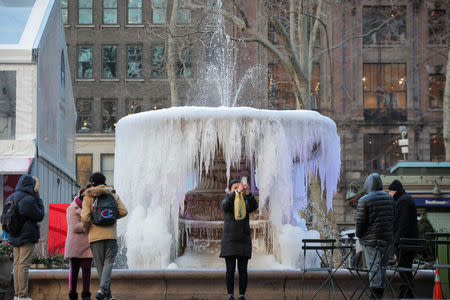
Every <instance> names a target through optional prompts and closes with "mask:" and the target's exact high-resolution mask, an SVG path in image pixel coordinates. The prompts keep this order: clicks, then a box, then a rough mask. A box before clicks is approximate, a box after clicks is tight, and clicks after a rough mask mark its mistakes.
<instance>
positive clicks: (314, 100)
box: [311, 64, 320, 110]
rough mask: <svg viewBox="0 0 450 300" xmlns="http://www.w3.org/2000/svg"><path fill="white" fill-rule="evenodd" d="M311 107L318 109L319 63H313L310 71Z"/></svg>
mask: <svg viewBox="0 0 450 300" xmlns="http://www.w3.org/2000/svg"><path fill="white" fill-rule="evenodd" d="M311 109H315V110H319V109H320V65H319V64H314V65H313V70H312V73H311Z"/></svg>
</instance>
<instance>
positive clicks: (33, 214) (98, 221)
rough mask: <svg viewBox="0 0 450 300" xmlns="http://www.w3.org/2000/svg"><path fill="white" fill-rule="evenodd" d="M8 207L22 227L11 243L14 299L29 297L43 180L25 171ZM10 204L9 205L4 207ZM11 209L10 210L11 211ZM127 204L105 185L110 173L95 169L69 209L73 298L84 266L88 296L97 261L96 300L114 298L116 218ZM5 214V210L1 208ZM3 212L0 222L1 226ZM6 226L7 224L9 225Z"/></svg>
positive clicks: (84, 297)
mask: <svg viewBox="0 0 450 300" xmlns="http://www.w3.org/2000/svg"><path fill="white" fill-rule="evenodd" d="M6 203H11V204H12V205H8V206H7V207H8V210H9V211H12V210H17V216H16V219H20V222H19V224H21V225H20V228H18V229H17V232H12V231H13V230H14V228H11V232H10V234H9V237H8V243H9V244H10V245H12V247H13V256H14V262H13V264H14V277H13V280H14V300H31V298H29V291H28V270H29V268H30V263H31V258H32V254H33V251H34V247H35V244H36V243H38V242H39V238H40V229H39V228H40V225H39V222H41V221H42V219H43V218H44V205H43V202H42V199H41V198H40V196H39V180H38V179H37V178H36V177H33V176H31V175H28V174H25V175H23V176H22V177H21V178H20V179H19V182H18V184H17V186H16V191H15V193H13V194H12V195H11V196H9V197H8V198H7V199H6ZM5 207H6V206H5ZM8 213H9V212H8ZM127 214H128V212H127V209H126V208H125V206H124V204H123V203H122V201H121V200H120V198H119V196H118V195H117V194H116V192H115V191H114V190H113V189H112V188H111V187H108V186H106V177H105V176H104V175H103V174H102V173H100V172H96V173H93V174H92V175H91V176H90V178H89V184H88V185H87V186H86V187H85V188H83V189H81V190H80V191H79V193H78V195H77V196H76V197H75V199H74V200H73V201H72V203H71V204H70V205H69V207H68V208H67V211H66V216H67V238H66V244H65V252H64V257H65V258H66V259H68V260H69V266H70V270H69V299H71V300H75V299H78V293H77V281H78V273H79V272H80V269H81V270H82V278H83V288H82V292H81V299H82V300H90V299H91V293H90V283H91V267H92V261H94V263H95V266H96V268H97V273H98V278H99V282H100V284H99V289H98V291H97V293H96V295H95V298H96V299H97V300H103V299H107V300H112V299H114V297H113V296H112V294H111V273H112V268H113V265H114V261H115V258H116V255H117V251H118V246H117V232H116V231H117V225H116V220H117V219H120V218H122V217H125V216H126V215H127ZM3 215H6V212H5V211H4V212H3ZM3 215H2V225H3ZM6 230H8V229H6Z"/></svg>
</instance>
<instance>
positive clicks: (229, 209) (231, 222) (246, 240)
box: [220, 180, 258, 300]
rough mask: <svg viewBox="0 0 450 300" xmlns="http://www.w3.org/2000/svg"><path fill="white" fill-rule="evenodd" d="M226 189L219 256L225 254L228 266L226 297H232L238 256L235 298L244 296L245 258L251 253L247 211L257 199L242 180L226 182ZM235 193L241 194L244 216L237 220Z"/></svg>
mask: <svg viewBox="0 0 450 300" xmlns="http://www.w3.org/2000/svg"><path fill="white" fill-rule="evenodd" d="M228 191H229V193H228V194H227V196H226V198H225V199H224V200H223V201H222V209H223V212H224V224H223V231H222V241H221V243H220V257H222V258H225V263H226V266H227V273H226V282H227V291H228V299H229V300H233V299H234V295H233V294H234V272H235V270H236V260H237V262H238V270H239V298H238V299H239V300H244V299H245V291H246V289H247V282H248V275H247V265H248V260H249V259H250V258H251V257H252V240H251V236H250V222H249V220H250V219H249V214H250V213H252V212H254V211H255V210H257V209H258V202H257V201H256V199H255V197H254V196H253V195H252V193H250V192H249V187H248V185H247V184H243V183H241V182H240V181H239V180H232V181H231V182H230V184H229V186H228ZM236 194H238V195H239V194H241V195H242V196H243V199H244V202H245V210H246V213H245V217H244V218H243V219H240V220H236V218H235V209H234V203H235V198H236Z"/></svg>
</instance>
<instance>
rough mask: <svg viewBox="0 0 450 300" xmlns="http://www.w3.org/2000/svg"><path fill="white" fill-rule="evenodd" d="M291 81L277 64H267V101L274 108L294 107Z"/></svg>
mask: <svg viewBox="0 0 450 300" xmlns="http://www.w3.org/2000/svg"><path fill="white" fill-rule="evenodd" d="M292 88H293V87H292V82H291V80H290V78H289V76H288V74H287V73H286V71H285V70H284V69H283V67H282V66H281V65H279V64H269V99H270V100H269V101H270V102H271V106H272V107H273V108H274V109H295V96H294V93H293V92H292Z"/></svg>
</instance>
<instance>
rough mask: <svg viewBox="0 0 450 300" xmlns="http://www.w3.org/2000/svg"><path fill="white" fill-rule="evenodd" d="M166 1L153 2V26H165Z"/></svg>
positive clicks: (154, 0) (155, 0) (157, 0)
mask: <svg viewBox="0 0 450 300" xmlns="http://www.w3.org/2000/svg"><path fill="white" fill-rule="evenodd" d="M166 9H167V2H166V0H153V24H164V23H165V22H166Z"/></svg>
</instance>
